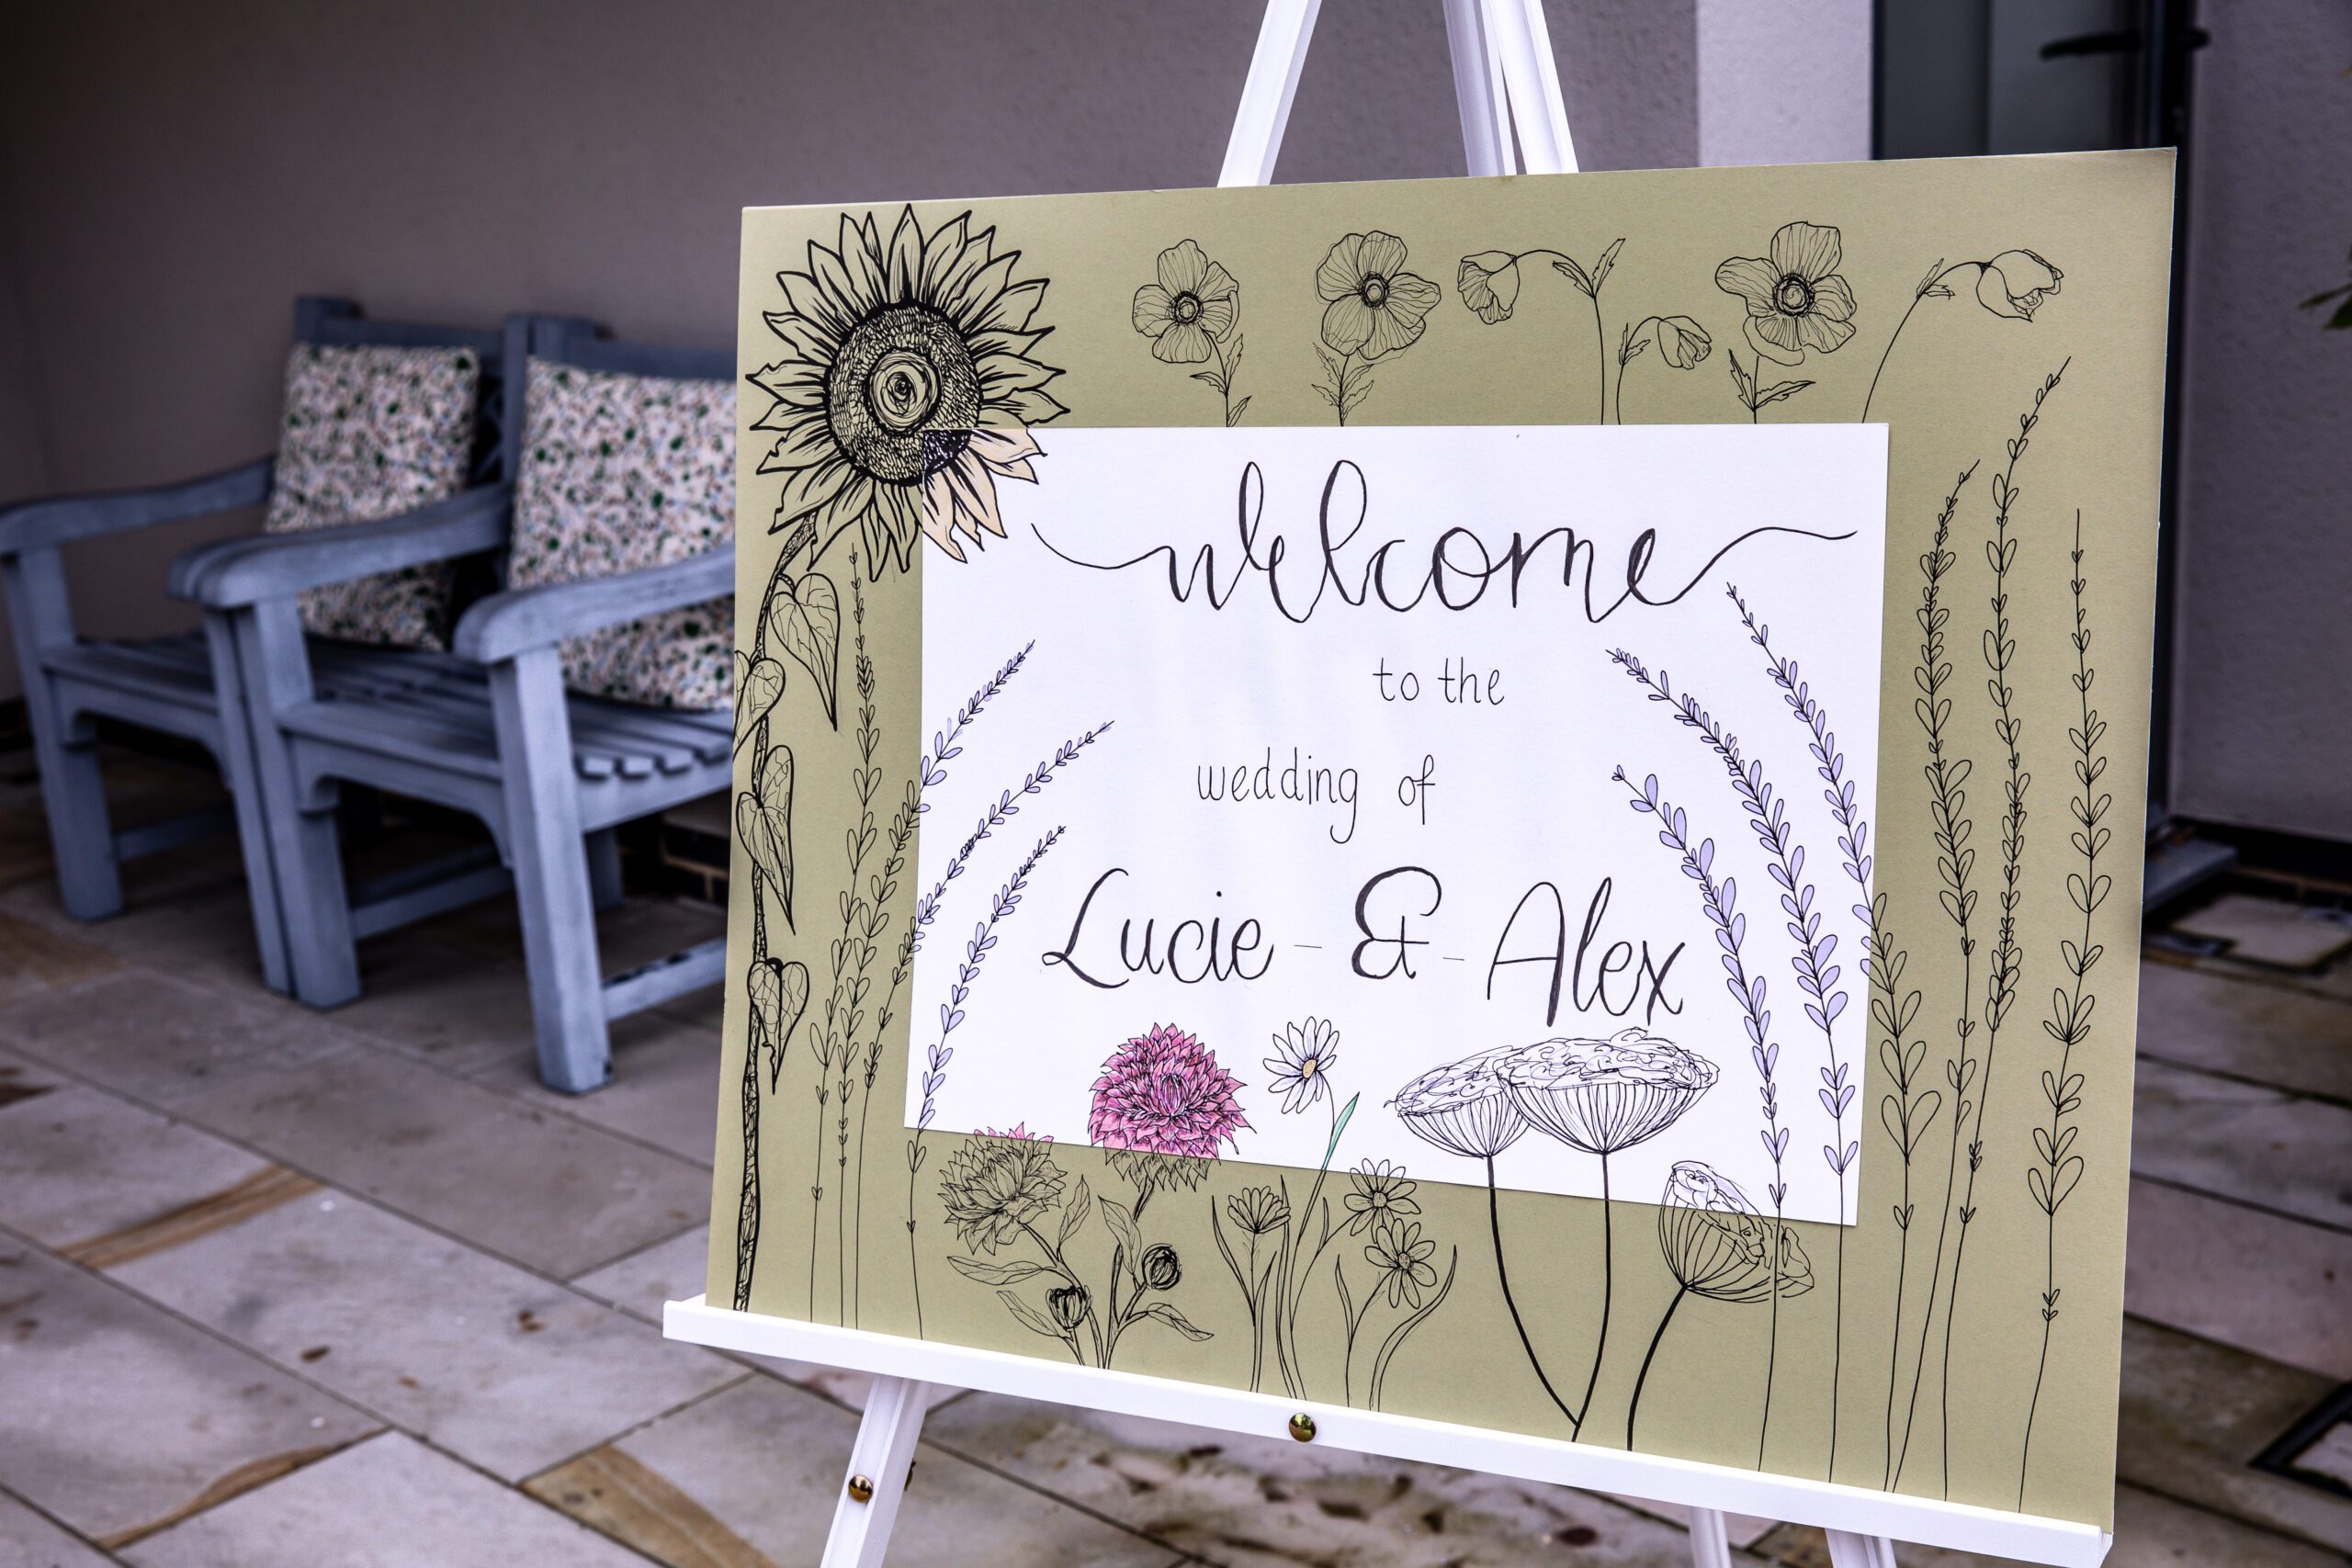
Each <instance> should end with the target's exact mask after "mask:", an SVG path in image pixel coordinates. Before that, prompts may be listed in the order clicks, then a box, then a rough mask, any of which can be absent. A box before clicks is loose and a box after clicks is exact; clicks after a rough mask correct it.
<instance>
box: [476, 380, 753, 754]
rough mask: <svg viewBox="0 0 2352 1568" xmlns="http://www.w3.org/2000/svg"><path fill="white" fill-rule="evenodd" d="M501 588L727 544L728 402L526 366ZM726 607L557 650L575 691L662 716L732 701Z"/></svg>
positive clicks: (687, 383)
mask: <svg viewBox="0 0 2352 1568" xmlns="http://www.w3.org/2000/svg"><path fill="white" fill-rule="evenodd" d="M529 375H530V381H529V384H528V388H527V398H528V412H527V414H526V435H525V439H524V443H523V468H522V475H521V478H520V479H518V480H517V481H516V484H515V553H514V557H513V558H512V560H511V561H510V562H509V564H508V567H507V574H506V580H507V582H508V585H509V586H511V587H515V588H527V587H530V586H532V585H533V584H535V583H542V582H576V581H580V580H581V579H582V578H592V577H609V576H611V575H613V574H614V573H616V572H622V571H634V570H639V569H640V568H644V567H650V566H660V565H662V564H664V563H665V562H669V561H676V560H685V559H687V558H691V557H694V556H698V555H704V554H707V553H708V552H709V551H710V550H712V549H714V548H716V547H718V546H719V545H722V544H724V543H726V542H727V541H728V540H729V539H731V538H733V537H734V536H735V389H734V387H733V385H732V384H731V383H729V382H726V381H699V380H678V379H673V378H669V377H662V376H625V375H620V374H617V373H616V372H612V371H604V370H582V369H580V368H579V367H575V366H569V365H556V364H551V363H549V362H548V361H546V360H539V359H534V360H532V361H531V365H530V371H529ZM734 646H735V607H734V602H733V601H732V600H731V599H715V600H712V601H711V602H710V603H709V604H696V605H693V606H690V607H688V608H686V609H684V610H669V611H664V612H662V614H660V615H648V616H645V617H644V618H642V619H639V620H635V621H630V622H628V623H626V624H624V625H621V626H610V627H606V628H605V629H604V630H602V631H596V632H592V633H590V634H589V635H587V636H586V637H572V638H570V639H567V640H566V641H565V642H564V644H563V647H562V657H563V678H564V680H565V681H566V682H568V683H569V684H570V685H571V688H572V690H574V691H577V692H585V693H588V694H592V695H594V696H603V697H618V698H620V699H621V700H623V701H625V702H632V703H649V704H651V705H656V706H660V707H681V708H714V707H723V706H725V705H728V704H729V703H730V702H731V701H733V698H734V689H735V670H734V660H733V656H732V655H733V649H734Z"/></svg>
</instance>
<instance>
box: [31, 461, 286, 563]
mask: <svg viewBox="0 0 2352 1568" xmlns="http://www.w3.org/2000/svg"><path fill="white" fill-rule="evenodd" d="M276 463H277V458H275V457H258V458H255V459H254V461H252V462H250V463H242V464H240V465H238V466H237V467H236V468H230V469H227V470H225V471H223V472H220V473H217V474H207V475H206V476H205V477H204V478H202V479H182V480H180V481H179V482H178V483H176V484H166V485H154V486H152V487H150V488H148V489H146V490H119V491H106V492H103V493H98V494H92V495H58V496H49V497H46V498H44V499H42V500H39V501H21V502H16V503H15V504H13V505H9V506H0V556H9V555H18V554H21V553H22V552H24V551H27V550H38V549H46V548H53V547H56V546H59V545H63V544H70V543H72V542H73V541H74V540H75V539H89V538H96V536H99V535H101V534H119V533H123V532H125V531H127V530H130V529H132V528H148V527H153V525H156V524H158V523H170V522H175V521H176V520H178V519H180V518H183V517H202V516H204V515H206V514H207V513H214V512H234V511H236V510H238V509H239V508H241V507H246V506H259V505H260V504H261V503H262V502H266V501H267V500H268V499H269V476H270V470H271V468H272V467H273V466H274V465H275V464H276Z"/></svg>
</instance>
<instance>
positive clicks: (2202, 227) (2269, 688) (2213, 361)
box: [2171, 0, 2352, 840]
mask: <svg viewBox="0 0 2352 1568" xmlns="http://www.w3.org/2000/svg"><path fill="white" fill-rule="evenodd" d="M2202 19H2203V20H2204V21H2205V23H2206V25H2207V27H2208V28H2210V30H2211V33H2212V38H2213V41H2212V44H2211V47H2209V48H2208V49H2207V50H2205V51H2204V52H2203V53H2202V54H2201V55H2200V56H2199V60H2198V64H2197V73H2198V74H2197V86H2196V92H2197V99H2196V105H2195V110H2196V126H2195V131H2194V135H2195V146H2196V155H2195V159H2194V162H2193V164H2192V165H2191V167H2190V169H2189V177H2188V191H2187V196H2188V201H2189V203H2190V209H2189V213H2190V229H2189V238H2188V342H2187V344H2186V346H2185V352H2184V355H2183V357H2182V362H2181V363H2180V364H2179V365H2178V366H2177V367H2175V374H2176V375H2177V376H2179V377H2183V378H2186V379H2185V381H2184V383H2183V384H2184V386H2185V388H2186V392H2185V397H2186V401H2187V409H2186V413H2185V417H2184V419H2183V422H2182V434H2183V439H2184V444H2185V445H2184V449H2183V452H2182V467H2181V473H2180V479H2181V484H2182V490H2181V536H2180V540H2179V546H2180V579H2179V582H2180V615H2179V618H2178V621H2177V626H2178V627H2179V634H2178V635H2179V639H2180V640H2179V645H2178V651H2179V659H2178V671H2177V681H2176V682H2175V687H2174V691H2175V695H2176V700H2177V704H2178V707H2177V722H2176V726H2175V738H2174V739H2175V744H2174V747H2173V766H2174V769H2175V773H2174V781H2175V783H2174V791H2173V795H2174V798H2173V800H2172V803H2171V804H2172V806H2173V807H2174V809H2175V810H2176V811H2178V812H2180V813H2181V814H2183V815H2185V816H2188V817H2192V818H2207V819H2210V820H2214V821H2222V822H2229V823H2235V824H2240V825H2244V826H2250V827H2261V828H2270V829H2283V830H2289V831H2297V832H2305V833H2315V834H2320V835H2324V836H2326V837H2330V838H2335V839H2345V840H2352V332H2339V333H2329V332H2322V331H2320V330H2319V318H2318V315H2317V314H2316V313H2315V312H2313V311H2309V310H2297V309H2296V301H2298V300H2300V299H2304V298H2306V297H2308V296H2310V295H2312V294H2315V293H2317V292H2318V291H2319V290H2321V289H2322V288H2328V287H2330V286H2332V285H2335V284H2338V283H2341V282H2343V281H2344V280H2345V249H2346V246H2347V245H2352V164H2347V162H2346V149H2347V148H2352V77H2347V76H2346V74H2345V71H2346V67H2347V66H2352V6H2345V5H2344V4H2342V0H2208V4H2207V6H2206V7H2205V15H2204V17H2203V18H2202Z"/></svg>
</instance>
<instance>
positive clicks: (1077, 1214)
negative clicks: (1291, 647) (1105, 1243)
mask: <svg viewBox="0 0 2352 1568" xmlns="http://www.w3.org/2000/svg"><path fill="white" fill-rule="evenodd" d="M1093 1212H1094V1200H1093V1199H1092V1198H1091V1197H1090V1196H1089V1195H1088V1194H1087V1190H1086V1178H1084V1177H1082V1176H1081V1177H1079V1178H1078V1179H1076V1180H1075V1181H1073V1182H1072V1183H1071V1184H1070V1194H1069V1198H1068V1199H1067V1200H1066V1201H1064V1202H1063V1204H1062V1233H1061V1235H1059V1236H1057V1237H1056V1238H1055V1241H1054V1245H1055V1246H1056V1247H1068V1246H1069V1238H1070V1237H1072V1236H1074V1235H1077V1234H1078V1233H1079V1232H1080V1230H1081V1229H1082V1228H1084V1226H1085V1224H1086V1216H1087V1215H1089V1214H1091V1213H1093ZM1209 1217H1210V1218H1211V1219H1215V1218H1216V1205H1215V1204H1211V1205H1210V1212H1209Z"/></svg>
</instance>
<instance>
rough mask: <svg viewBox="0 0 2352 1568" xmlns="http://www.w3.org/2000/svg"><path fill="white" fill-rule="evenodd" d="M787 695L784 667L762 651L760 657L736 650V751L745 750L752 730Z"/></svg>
mask: <svg viewBox="0 0 2352 1568" xmlns="http://www.w3.org/2000/svg"><path fill="white" fill-rule="evenodd" d="M782 695H784V666H783V665H781V664H778V663H777V662H776V661H775V660H773V659H770V658H769V657H768V656H767V655H766V654H764V653H763V654H761V655H760V656H759V657H758V658H757V659H752V658H751V657H749V656H748V655H746V654H745V653H744V652H743V650H742V649H740V648H739V649H736V650H735V750H738V751H740V750H742V749H743V742H744V741H746V740H748V739H751V737H752V730H753V729H754V728H758V725H759V722H760V720H762V719H763V718H765V717H766V716H767V715H768V710H769V709H770V708H772V707H774V706H775V703H776V699H777V698H778V697H781V696H782Z"/></svg>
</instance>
